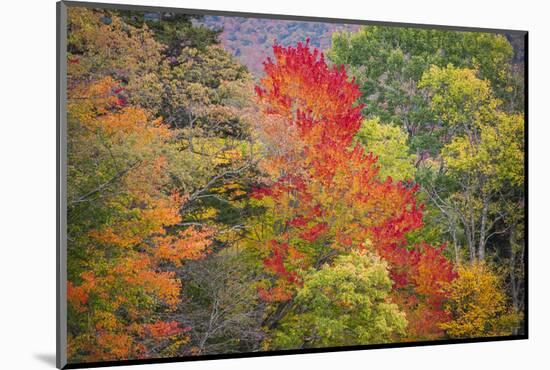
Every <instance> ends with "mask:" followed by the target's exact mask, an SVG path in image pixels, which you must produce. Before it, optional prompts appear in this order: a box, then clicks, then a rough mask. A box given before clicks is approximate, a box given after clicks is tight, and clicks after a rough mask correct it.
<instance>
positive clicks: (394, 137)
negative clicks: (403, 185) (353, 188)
mask: <svg viewBox="0 0 550 370" xmlns="http://www.w3.org/2000/svg"><path fill="white" fill-rule="evenodd" d="M355 138H356V139H357V140H358V141H359V142H360V143H361V144H362V145H363V146H364V147H365V149H366V150H367V151H368V152H372V153H374V154H375V155H376V156H378V162H377V165H378V166H379V167H380V172H379V176H380V177H381V179H382V180H385V179H386V178H387V177H388V176H389V177H391V178H392V179H393V180H396V181H406V180H412V179H414V175H415V172H416V167H415V166H414V162H415V159H416V156H415V155H413V154H410V151H409V146H408V143H407V139H408V135H407V133H406V132H405V131H404V130H403V129H401V128H400V127H398V126H393V125H388V124H383V123H380V120H379V119H378V118H373V119H367V120H365V121H363V123H362V124H361V128H360V129H359V131H358V132H357V134H355Z"/></svg>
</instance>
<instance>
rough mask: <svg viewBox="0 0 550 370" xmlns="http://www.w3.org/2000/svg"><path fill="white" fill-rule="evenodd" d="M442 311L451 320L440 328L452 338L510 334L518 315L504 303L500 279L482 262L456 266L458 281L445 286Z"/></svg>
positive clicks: (517, 322)
mask: <svg viewBox="0 0 550 370" xmlns="http://www.w3.org/2000/svg"><path fill="white" fill-rule="evenodd" d="M447 289H448V293H449V299H448V302H447V304H446V307H445V310H446V311H447V312H448V313H449V314H450V315H451V316H452V320H450V321H449V322H446V323H443V324H441V325H440V327H441V328H442V329H443V330H445V331H446V333H447V335H449V336H451V337H455V338H478V337H491V336H502V335H511V334H512V332H513V330H514V328H516V327H517V325H518V324H519V315H518V313H516V312H514V311H513V310H512V309H511V307H510V306H509V305H508V302H507V301H506V296H505V293H504V291H503V288H502V281H501V279H500V277H499V276H498V275H497V274H496V273H495V272H493V271H492V270H491V269H490V268H489V267H488V266H487V265H486V264H485V263H482V262H477V263H474V264H472V265H465V266H460V267H459V268H458V278H456V279H455V280H453V282H452V283H450V284H449V285H448V286H447Z"/></svg>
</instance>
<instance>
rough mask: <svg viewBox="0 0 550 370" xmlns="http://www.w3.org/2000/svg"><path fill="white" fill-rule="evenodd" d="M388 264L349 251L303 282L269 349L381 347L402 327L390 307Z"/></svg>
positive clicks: (401, 315)
mask: <svg viewBox="0 0 550 370" xmlns="http://www.w3.org/2000/svg"><path fill="white" fill-rule="evenodd" d="M391 290H392V281H391V279H390V277H389V273H388V267H387V264H386V263H385V262H384V261H383V260H382V259H380V258H379V257H378V256H376V255H375V254H373V253H371V252H358V251H355V252H352V253H351V254H349V255H342V256H339V257H337V258H336V260H335V261H334V262H333V264H332V265H329V264H325V265H324V266H323V267H321V269H319V270H312V271H310V273H308V274H307V275H306V276H305V277H304V284H303V287H302V288H301V289H299V290H298V293H297V295H296V299H295V302H294V306H293V308H292V311H291V312H290V313H289V314H287V315H286V316H285V318H284V319H283V320H282V321H281V322H280V324H279V326H278V328H277V329H275V330H274V332H273V335H272V338H271V340H270V341H269V346H270V347H271V348H279V349H289V348H312V347H327V346H346V345H348V346H349V345H358V344H373V343H386V342H389V341H391V340H397V339H398V338H399V335H402V334H404V332H405V328H406V326H407V319H406V316H405V313H403V312H401V311H400V310H399V308H398V306H397V305H396V304H395V303H392V302H391V299H390V293H391Z"/></svg>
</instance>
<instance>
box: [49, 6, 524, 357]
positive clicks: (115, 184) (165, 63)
mask: <svg viewBox="0 0 550 370" xmlns="http://www.w3.org/2000/svg"><path fill="white" fill-rule="evenodd" d="M526 67H527V32H524V31H512V30H492V29H468V28H459V27H449V26H429V25H413V24H396V23H383V22H370V21H358V20H342V19H320V18H308V17H298V16H283V15H270V14H248V13H231V12H221V11H212V10H191V9H172V8H155V7H143V6H130V5H113V4H94V3H84V2H82V3H79V2H61V3H58V266H57V271H58V286H57V288H58V317H57V319H58V337H57V340H58V344H57V345H58V354H57V359H58V367H60V368H78V367H94V366H107V365H120V364H140V363H153V362H173V361H189V360H201V359H203V360H204V359H213V358H234V357H249V356H266V355H282V354H296V353H312V352H325V351H341V350H357V349H369V348H382V347H403V346H416V345H427V344H449V343H464V342H480V341H488V340H510V339H525V338H527V316H526V315H527V281H526V280H527V224H526V222H527V220H526V216H527V212H526V208H527V186H526V183H527V178H526V163H527V161H526V158H527V157H526V155H527V151H526V142H527V141H526V135H527V132H526V129H527V124H526V113H527V112H526V107H527V105H526V100H527V96H526V72H527V68H526ZM396 351H397V350H396Z"/></svg>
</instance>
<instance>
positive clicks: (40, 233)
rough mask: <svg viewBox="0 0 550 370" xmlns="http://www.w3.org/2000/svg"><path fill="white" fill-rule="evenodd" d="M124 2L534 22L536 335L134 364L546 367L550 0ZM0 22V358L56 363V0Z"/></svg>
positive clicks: (270, 369) (17, 7) (28, 5)
mask: <svg viewBox="0 0 550 370" xmlns="http://www.w3.org/2000/svg"><path fill="white" fill-rule="evenodd" d="M105 1H107V0H105ZM111 1H112V2H117V3H124V2H125V1H116V0H111ZM126 3H133V4H143V5H162V6H173V7H187V8H201V9H220V10H233V11H247V12H261V13H279V14H297V15H308V16H319V17H336V18H353V19H366V20H380V21H398V22H412V23H428V24H445V25H458V26H473V27H489V28H507V29H522V30H529V31H530V45H529V54H530V55H529V56H530V61H529V62H530V63H529V77H530V78H529V102H530V104H529V113H530V117H529V118H530V120H529V137H530V140H529V159H530V160H529V172H530V174H529V184H530V186H529V198H530V212H529V226H530V227H529V229H530V243H529V250H530V253H529V260H530V271H529V272H530V275H529V282H530V287H529V288H530V289H529V290H530V292H529V293H530V294H529V295H530V304H529V307H530V310H529V318H530V324H531V325H530V337H531V338H530V339H529V340H528V341H512V342H497V343H479V344H461V345H446V346H434V347H419V348H403V349H387V350H370V351H360V352H343V353H326V354H316V355H294V356H280V357H265V358H251V359H238V360H222V361H206V362H192V363H176V364H163V365H147V367H143V366H140V367H132V369H140V368H151V369H152V368H155V369H197V370H207V369H218V370H225V369H239V370H248V369H258V368H262V370H275V369H277V370H279V369H294V368H298V369H300V368H301V369H309V368H315V369H341V368H344V367H345V368H382V367H383V368H388V369H393V368H406V369H423V370H424V369H438V370H441V369H481V368H486V369H489V368H490V369H521V368H523V367H525V368H527V369H537V368H538V369H542V368H546V369H548V368H550V367H549V363H550V361H549V359H548V351H549V350H550V343H549V341H548V338H549V336H550V335H549V334H550V326H549V317H550V312H549V302H550V299H549V293H550V289H548V286H549V284H548V283H549V276H550V274H549V273H548V271H549V270H550V254H549V248H550V245H549V244H548V242H547V241H548V237H547V235H548V231H549V227H548V222H547V219H548V217H547V216H548V214H549V210H550V205H549V202H548V201H549V199H548V195H547V194H548V185H549V184H550V178H549V175H548V169H549V160H550V157H549V155H548V149H549V148H550V135H549V130H550V123H549V120H548V114H549V113H548V112H549V109H548V108H549V107H550V102H549V99H550V94H549V92H548V88H549V86H550V81H549V74H548V69H549V67H550V63H549V60H550V58H549V57H550V55H549V50H550V47H549V36H550V35H549V23H550V22H549V20H548V14H549V13H548V10H547V9H545V7H544V4H545V2H544V1H540V0H539V1H518V0H516V1H505V0H500V1H487V0H486V1H483V0H474V1H471V0H453V1H441V0H439V1H437V0H434V1H427V0H426V1H424V0H403V1H392V0H374V1H365V0H355V1H353V0H336V1H325V2H322V1H321V0H301V1H298V0H271V1H259V0H256V1H253V0H231V1H227V0H226V1H223V0H202V1H200V0H130V1H126ZM0 27H1V30H0V31H1V32H0V37H1V41H2V42H1V44H0V47H1V50H2V52H1V57H0V64H1V68H0V71H1V79H0V94H1V96H2V99H1V100H0V101H1V105H0V165H1V166H0V217H1V218H0V251H1V252H0V253H1V255H0V284H1V285H0V297H1V299H0V368H2V369H25V370H32V369H43V368H50V369H51V368H53V367H54V363H55V360H54V359H55V139H56V137H55V37H56V35H55V1H54V0H21V1H17V0H9V1H3V2H2V12H1V16H0ZM121 369H122V368H121Z"/></svg>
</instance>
